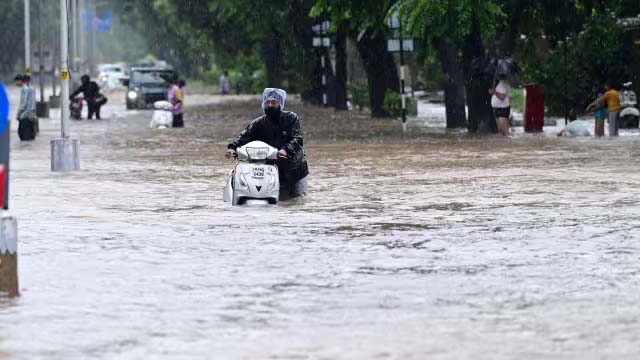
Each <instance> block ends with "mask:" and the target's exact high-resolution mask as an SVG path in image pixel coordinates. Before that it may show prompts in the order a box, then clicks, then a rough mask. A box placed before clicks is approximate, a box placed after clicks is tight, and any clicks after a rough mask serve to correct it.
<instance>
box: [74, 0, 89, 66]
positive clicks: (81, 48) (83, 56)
mask: <svg viewBox="0 0 640 360" xmlns="http://www.w3.org/2000/svg"><path fill="white" fill-rule="evenodd" d="M86 11H87V0H79V1H78V14H76V20H77V21H78V31H79V35H78V57H79V59H80V64H78V70H79V71H80V72H84V71H85V68H86V66H87V34H86V31H85V29H86V28H87V25H86V24H85V19H84V14H85V13H86Z"/></svg>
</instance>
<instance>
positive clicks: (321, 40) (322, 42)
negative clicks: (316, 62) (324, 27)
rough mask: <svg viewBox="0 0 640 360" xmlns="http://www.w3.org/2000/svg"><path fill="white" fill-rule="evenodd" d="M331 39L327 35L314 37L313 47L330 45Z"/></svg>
mask: <svg viewBox="0 0 640 360" xmlns="http://www.w3.org/2000/svg"><path fill="white" fill-rule="evenodd" d="M330 46H331V39H330V38H328V37H314V38H313V47H330Z"/></svg>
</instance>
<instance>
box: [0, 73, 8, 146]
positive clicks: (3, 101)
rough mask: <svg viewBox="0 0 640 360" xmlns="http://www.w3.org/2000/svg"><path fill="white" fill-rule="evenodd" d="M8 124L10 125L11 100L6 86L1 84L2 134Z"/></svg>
mask: <svg viewBox="0 0 640 360" xmlns="http://www.w3.org/2000/svg"><path fill="white" fill-rule="evenodd" d="M7 124H9V98H8V97H7V92H6V91H5V89H4V85H3V84H2V83H0V134H2V133H4V130H5V129H6V127H7Z"/></svg>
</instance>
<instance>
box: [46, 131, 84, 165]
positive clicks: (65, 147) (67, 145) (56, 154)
mask: <svg viewBox="0 0 640 360" xmlns="http://www.w3.org/2000/svg"><path fill="white" fill-rule="evenodd" d="M77 170H80V141H79V140H78V139H69V138H67V139H64V138H61V139H55V140H51V171H54V172H67V171H77Z"/></svg>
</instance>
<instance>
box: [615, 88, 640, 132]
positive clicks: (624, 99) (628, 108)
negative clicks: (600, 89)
mask: <svg viewBox="0 0 640 360" xmlns="http://www.w3.org/2000/svg"><path fill="white" fill-rule="evenodd" d="M631 85H632V83H631V82H628V83H624V84H623V85H622V91H621V92H620V116H619V117H620V120H619V121H620V128H623V129H628V128H637V127H638V125H639V122H640V110H638V108H637V105H638V99H637V98H636V93H635V91H633V90H631Z"/></svg>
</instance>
